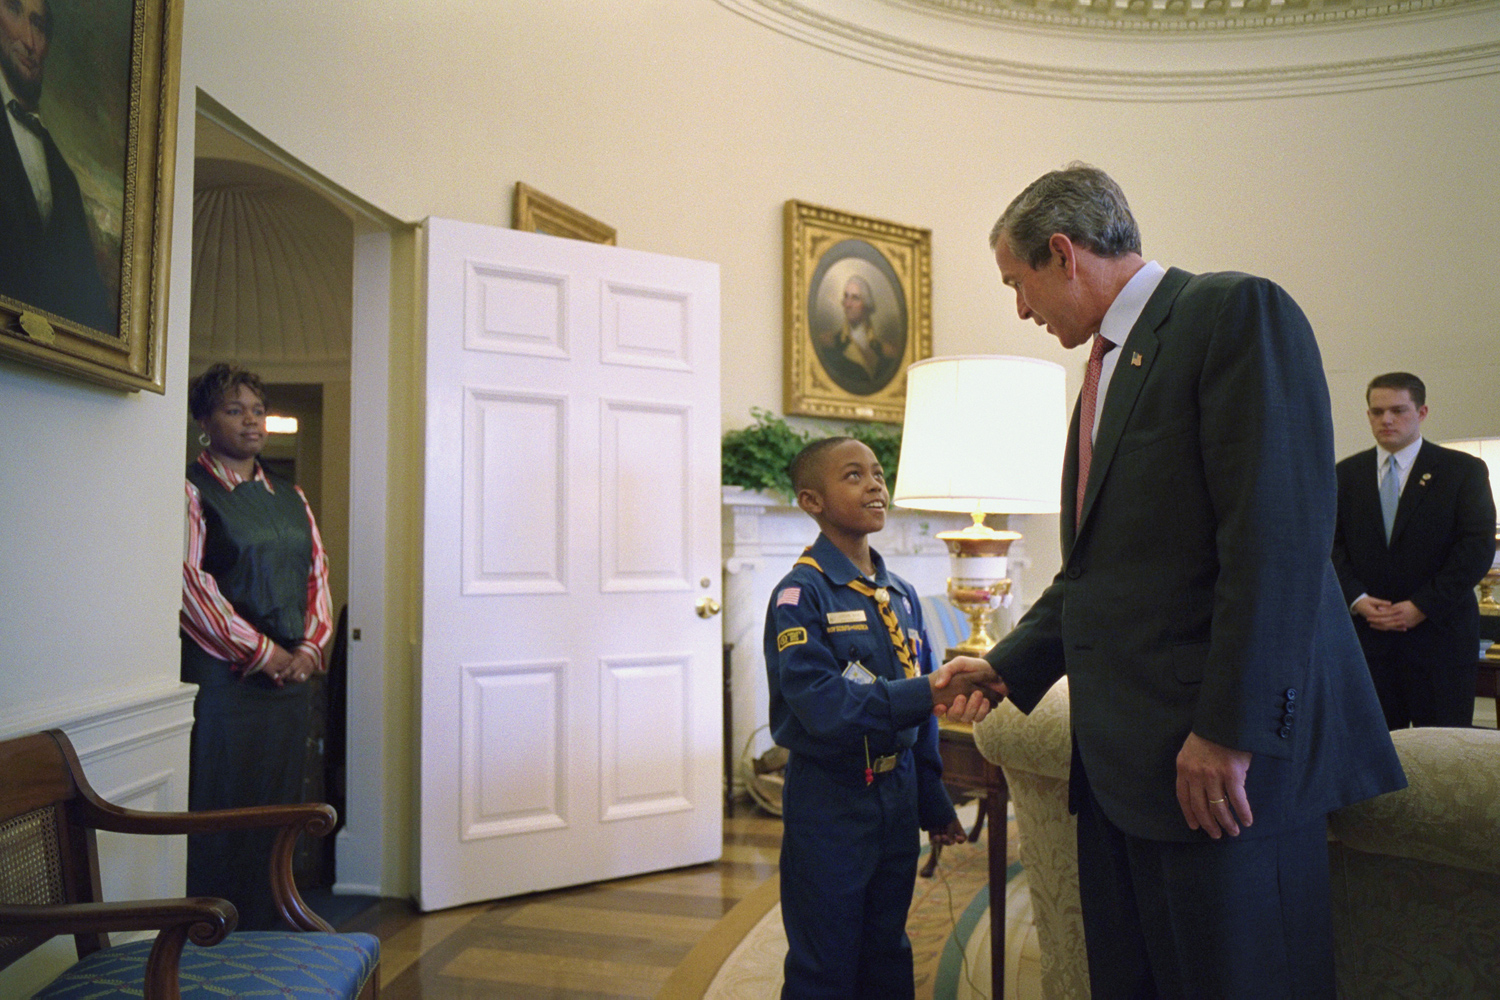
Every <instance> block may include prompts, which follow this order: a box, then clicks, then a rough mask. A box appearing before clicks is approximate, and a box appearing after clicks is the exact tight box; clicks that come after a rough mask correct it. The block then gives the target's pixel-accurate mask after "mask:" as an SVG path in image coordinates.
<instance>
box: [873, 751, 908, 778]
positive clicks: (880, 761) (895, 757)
mask: <svg viewBox="0 0 1500 1000" xmlns="http://www.w3.org/2000/svg"><path fill="white" fill-rule="evenodd" d="M900 759H901V755H900V754H899V753H888V754H886V755H885V756H884V757H876V758H875V759H874V760H872V761H870V771H871V772H873V773H874V774H885V773H886V772H887V771H894V770H895V769H896V762H897V761H899V760H900Z"/></svg>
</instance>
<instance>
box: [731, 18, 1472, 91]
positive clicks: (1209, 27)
mask: <svg viewBox="0 0 1500 1000" xmlns="http://www.w3.org/2000/svg"><path fill="white" fill-rule="evenodd" d="M718 2H719V3H720V4H721V5H723V6H724V7H726V8H728V9H730V10H733V11H735V12H737V13H739V14H742V15H744V16H745V17H748V18H750V19H751V20H753V21H756V22H757V23H760V24H762V25H765V26H766V27H769V28H772V29H774V30H776V31H778V32H780V33H782V34H785V35H788V36H790V37H793V38H796V39H799V40H801V41H803V42H806V43H808V44H811V45H815V46H817V47H819V48H822V49H825V50H827V51H830V52H837V53H839V54H841V55H846V56H849V57H851V58H854V59H859V60H862V61H864V62H868V63H873V64H875V65H878V66H884V67H886V68H888V69H894V70H899V71H901V72H905V73H912V74H915V75H917V76H924V77H928V78H930V79H935V80H942V81H945V82H948V83H954V84H959V85H962V86H969V87H978V88H983V89H988V90H999V91H1007V92H1011V93H1021V94H1033V95H1044V96H1049V97H1070V98H1081V99H1093V100H1115V101H1226V100H1247V99H1256V98H1266V97H1289V96H1298V95H1309V94H1326V93H1334V92H1339V91H1350V90H1370V89H1376V88H1381V87H1395V86H1409V85H1413V84H1419V83H1428V82H1434V81H1439V80H1447V79H1456V78H1460V77H1467V76H1479V75H1484V74H1491V73H1500V3H1495V2H1493V0H1406V2H1402V0H1389V2H1385V3H1375V2H1372V0H876V2H871V0H718Z"/></svg>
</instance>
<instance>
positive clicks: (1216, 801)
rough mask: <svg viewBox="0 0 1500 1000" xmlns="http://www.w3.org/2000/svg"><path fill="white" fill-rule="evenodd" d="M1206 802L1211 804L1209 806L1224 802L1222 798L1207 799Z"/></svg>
mask: <svg viewBox="0 0 1500 1000" xmlns="http://www.w3.org/2000/svg"><path fill="white" fill-rule="evenodd" d="M1208 804H1209V805H1211V806H1219V805H1223V804H1224V800H1223V799H1209V800H1208Z"/></svg>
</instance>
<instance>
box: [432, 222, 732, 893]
mask: <svg viewBox="0 0 1500 1000" xmlns="http://www.w3.org/2000/svg"><path fill="white" fill-rule="evenodd" d="M425 239H426V278H427V379H426V395H427V432H426V442H427V445H426V446H427V454H426V493H425V497H426V504H425V510H424V513H423V528H424V539H423V541H424V546H425V548H424V555H423V570H422V588H423V589H422V617H423V621H422V641H421V657H420V671H421V700H422V703H421V749H420V754H421V764H420V767H421V774H420V778H421V831H420V837H421V847H420V850H421V876H420V895H421V898H420V903H421V907H422V909H424V910H433V909H440V908H443V907H448V906H455V905H458V904H460V903H468V902H473V901H476V900H483V899H494V898H498V897H503V896H512V895H516V894H518V893H523V892H533V891H537V890H542V889H552V888H557V887H559V886H565V885H576V884H579V883H583V882H592V881H597V880H600V879H607V878H616V877H619V876H623V875H632V874H637V873H639V872H645V871H656V870H659V869H663V868H672V867H677V866H680V865H688V864H696V863H699V862H703V861H709V860H712V859H715V858H717V857H718V856H719V854H720V853H721V849H722V822H723V820H722V816H721V802H722V798H721V789H720V783H721V778H720V775H721V773H722V770H721V762H722V760H723V757H722V754H723V729H722V705H723V702H722V690H723V687H722V672H721V670H722V668H721V663H722V651H721V650H722V647H721V642H722V637H721V628H720V619H719V618H717V617H712V616H710V617H703V616H702V615H700V611H701V612H703V613H705V614H706V613H708V612H710V611H712V610H716V609H717V603H716V602H717V601H718V599H719V598H720V597H721V594H720V593H719V588H720V581H721V575H720V568H719V530H720V527H719V516H720V515H719V506H720V501H719V497H720V491H719V270H718V266H717V265H715V264H707V263H703V262H701V261H690V260H679V259H677V258H672V257H663V256H659V255H656V254H648V253H641V252H638V251H633V250H623V249H619V248H616V247H609V246H602V245H599V244H594V243H585V242H580V241H577V240H565V239H558V238H555V237H551V236H541V235H537V234H534V233H523V232H518V231H515V230H509V229H494V228H491V227H488V226H479V225H473V224H469V223H461V222H453V221H449V220H445V219H428V220H427V222H426V224H425Z"/></svg>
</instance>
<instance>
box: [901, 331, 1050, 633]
mask: <svg viewBox="0 0 1500 1000" xmlns="http://www.w3.org/2000/svg"><path fill="white" fill-rule="evenodd" d="M1066 383H1067V379H1066V377H1065V374H1064V372H1063V368H1062V366H1061V365H1057V364H1054V363H1052V362H1050V361H1041V360H1038V359H1036V358H1020V357H1009V356H1004V355H963V356H956V357H947V358H929V359H927V360H926V361H918V362H917V363H916V364H914V365H912V366H911V367H910V368H908V369H907V370H906V418H905V425H904V427H903V428H902V432H901V460H900V463H899V466H898V472H897V475H896V489H895V492H894V495H893V496H892V502H893V503H895V504H896V505H897V506H900V507H912V508H916V509H919V510H934V511H946V512H949V513H961V514H969V515H972V516H973V519H974V523H973V524H972V525H970V526H969V527H967V528H965V529H963V530H962V531H945V532H942V533H941V534H939V535H938V536H937V537H938V538H940V539H941V540H942V541H943V542H944V544H946V545H947V546H948V558H949V564H950V576H949V578H948V599H949V600H950V601H952V602H953V605H954V606H955V607H957V608H958V609H959V610H960V611H962V612H964V613H965V614H966V615H968V618H969V635H968V637H967V638H966V639H964V640H963V641H962V642H960V643H959V644H958V645H957V646H956V647H955V648H954V650H952V651H951V652H956V653H963V654H965V655H974V656H977V655H980V654H982V653H985V652H987V651H988V650H989V648H990V647H991V646H993V645H994V644H995V639H994V637H993V636H992V635H990V631H989V619H990V616H991V614H992V612H994V610H995V609H996V608H998V607H999V606H1000V604H1001V603H1002V601H1003V600H1004V598H1005V595H1006V594H1008V593H1009V592H1010V579H1009V576H1008V575H1007V573H1008V565H1007V553H1008V551H1009V549H1010V545H1011V543H1012V542H1014V541H1015V540H1016V539H1018V538H1020V537H1021V536H1020V535H1019V534H1018V533H1017V532H1014V531H997V530H995V529H993V528H991V527H989V526H988V525H986V524H985V523H984V519H985V516H986V515H988V514H1055V513H1057V512H1058V510H1059V509H1060V500H1059V497H1060V490H1061V482H1062V460H1063V448H1064V446H1065V442H1066V440H1067V434H1068V427H1067V420H1068V415H1067V384H1066Z"/></svg>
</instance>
